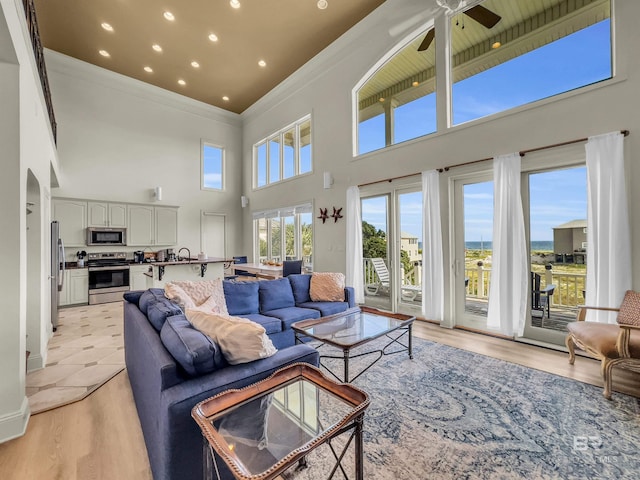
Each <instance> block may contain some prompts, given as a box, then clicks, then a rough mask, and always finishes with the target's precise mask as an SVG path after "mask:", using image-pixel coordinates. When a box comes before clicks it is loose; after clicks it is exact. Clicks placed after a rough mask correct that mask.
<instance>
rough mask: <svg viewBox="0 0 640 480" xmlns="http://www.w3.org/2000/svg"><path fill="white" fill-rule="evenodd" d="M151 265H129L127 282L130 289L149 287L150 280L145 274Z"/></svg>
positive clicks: (148, 271)
mask: <svg viewBox="0 0 640 480" xmlns="http://www.w3.org/2000/svg"><path fill="white" fill-rule="evenodd" d="M151 270H152V269H151V267H150V266H149V265H148V264H147V265H145V264H143V265H131V266H130V267H129V284H130V288H131V290H146V289H147V288H151V283H152V280H151V278H150V277H148V276H147V275H146V274H147V273H149V274H150V273H151V272H150V271H151Z"/></svg>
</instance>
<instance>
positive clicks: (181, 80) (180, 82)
mask: <svg viewBox="0 0 640 480" xmlns="http://www.w3.org/2000/svg"><path fill="white" fill-rule="evenodd" d="M178 83H179V84H180V85H182V86H183V87H184V86H185V85H186V84H187V82H185V81H184V80H183V79H180V80H178Z"/></svg>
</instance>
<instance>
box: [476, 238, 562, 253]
mask: <svg viewBox="0 0 640 480" xmlns="http://www.w3.org/2000/svg"><path fill="white" fill-rule="evenodd" d="M464 246H465V248H466V249H467V250H481V249H484V250H491V248H492V246H491V242H490V241H485V242H465V244H464ZM531 250H533V251H549V252H553V240H532V241H531Z"/></svg>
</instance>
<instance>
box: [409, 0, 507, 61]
mask: <svg viewBox="0 0 640 480" xmlns="http://www.w3.org/2000/svg"><path fill="white" fill-rule="evenodd" d="M436 1H437V2H438V5H440V6H441V7H444V8H445V9H446V10H448V11H454V10H455V8H456V7H457V6H459V5H460V2H459V1H457V0H454V1H451V0H449V1H448V2H447V1H443V0H436ZM451 4H456V5H455V6H452V5H451ZM462 13H464V14H465V15H466V16H468V17H470V18H472V19H474V20H475V21H476V22H478V23H479V24H480V25H482V26H483V27H485V28H493V27H494V26H495V25H496V23H498V22H499V21H500V20H501V19H502V17H501V16H500V15H498V14H497V13H494V12H492V11H491V10H489V9H488V8H485V7H483V6H482V5H476V6H475V7H471V8H469V9H467V10H464V11H463V12H462ZM434 38H435V30H434V29H433V28H431V29H430V30H429V31H428V32H427V34H426V35H425V37H424V40H422V43H421V44H420V46H419V47H418V51H419V52H424V51H425V50H426V49H427V48H429V45H431V42H433V39H434Z"/></svg>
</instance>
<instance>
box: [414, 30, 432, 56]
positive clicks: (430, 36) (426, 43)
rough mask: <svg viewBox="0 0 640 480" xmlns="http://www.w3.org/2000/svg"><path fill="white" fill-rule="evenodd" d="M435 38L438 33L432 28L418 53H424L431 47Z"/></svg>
mask: <svg viewBox="0 0 640 480" xmlns="http://www.w3.org/2000/svg"><path fill="white" fill-rule="evenodd" d="M435 36H436V31H435V30H434V29H433V28H432V29H431V30H429V31H428V32H427V34H426V35H425V36H424V40H422V43H421V44H420V46H419V47H418V51H419V52H424V51H425V50H426V49H427V48H429V45H431V42H433V39H434V38H435Z"/></svg>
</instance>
